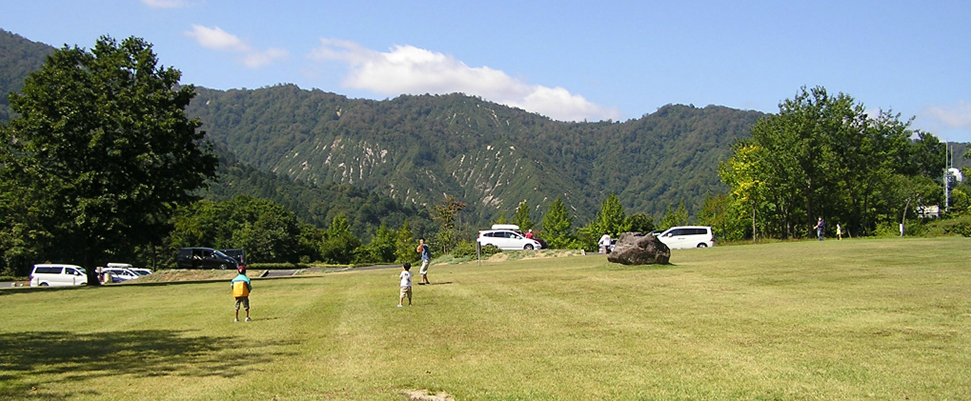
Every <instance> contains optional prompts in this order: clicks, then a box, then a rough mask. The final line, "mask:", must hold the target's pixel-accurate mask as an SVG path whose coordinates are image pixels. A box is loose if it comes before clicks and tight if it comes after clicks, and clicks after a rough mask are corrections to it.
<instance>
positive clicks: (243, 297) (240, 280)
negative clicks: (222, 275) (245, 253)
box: [230, 266, 253, 322]
mask: <svg viewBox="0 0 971 401" xmlns="http://www.w3.org/2000/svg"><path fill="white" fill-rule="evenodd" d="M237 271H238V272H239V274H237V275H236V277H234V278H233V281H232V282H230V286H231V287H232V289H233V298H235V299H236V318H235V319H233V321H234V322H238V321H239V307H240V306H242V307H243V309H245V310H246V321H247V322H248V321H250V320H251V319H250V318H249V293H250V291H253V284H252V283H250V280H249V277H246V267H245V266H240V267H239V269H238V270H237Z"/></svg>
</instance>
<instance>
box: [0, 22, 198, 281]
mask: <svg viewBox="0 0 971 401" xmlns="http://www.w3.org/2000/svg"><path fill="white" fill-rule="evenodd" d="M180 77H181V73H180V72H179V71H178V70H176V69H173V68H171V67H169V68H165V67H162V66H159V65H158V60H157V58H156V56H155V54H154V53H153V51H152V46H151V44H149V43H147V42H145V41H144V40H142V39H139V38H134V37H132V38H128V39H125V40H124V41H122V42H120V43H119V42H117V41H116V40H114V39H112V38H110V37H108V36H104V37H101V38H100V39H98V41H97V43H96V44H95V46H94V49H92V50H90V51H88V50H85V49H82V48H79V47H77V46H75V47H73V48H72V47H68V46H65V47H63V48H62V49H59V50H57V51H55V52H54V54H52V55H51V56H49V57H48V58H47V61H46V63H45V64H44V66H43V68H42V69H41V70H40V71H37V72H35V73H33V74H31V75H30V77H28V78H27V80H26V81H25V84H24V87H23V90H22V92H21V93H19V94H12V95H11V96H10V104H11V108H12V109H13V110H14V111H15V112H16V113H18V115H19V117H18V118H16V119H14V120H11V121H10V123H9V124H8V125H7V126H4V127H3V128H2V145H0V148H2V150H0V157H2V160H0V162H2V163H0V164H3V165H4V168H3V169H0V182H5V186H7V187H8V188H10V190H11V191H14V192H16V193H15V194H14V196H13V198H15V199H18V203H17V204H16V205H13V206H7V207H4V208H3V209H6V210H10V209H17V208H19V209H20V210H22V211H28V210H29V213H25V214H23V215H21V214H19V213H15V214H9V215H6V216H3V219H4V220H6V221H8V223H7V224H6V225H5V226H4V228H9V227H14V228H16V229H15V230H12V232H13V233H17V232H28V233H33V234H31V235H32V236H33V237H35V238H43V239H44V240H45V241H44V243H42V244H40V246H41V247H42V248H43V249H41V250H39V251H37V252H36V254H35V255H34V257H35V259H34V260H58V261H79V262H80V263H81V264H83V265H84V266H85V267H86V268H88V271H89V282H90V283H92V284H93V283H96V278H95V275H94V272H93V270H94V269H93V268H94V267H95V266H96V264H100V263H104V262H106V260H105V258H107V257H108V256H110V255H117V254H119V252H117V249H118V248H128V249H131V248H134V246H135V245H141V244H150V243H158V242H160V241H161V238H162V237H163V236H164V235H165V233H167V231H168V230H167V229H166V227H167V225H168V222H169V217H170V216H171V214H172V213H173V211H174V210H176V208H177V207H178V206H180V205H185V204H188V203H189V202H191V201H194V200H195V199H196V198H195V196H194V195H193V191H195V190H196V189H199V188H202V187H204V185H205V182H206V179H208V178H211V177H214V175H215V168H216V164H217V159H216V157H215V156H214V155H213V154H212V152H211V147H210V145H209V144H208V143H206V142H204V133H203V132H202V131H199V130H198V128H199V126H200V123H199V121H198V120H190V119H188V118H187V117H186V114H185V108H186V106H187V105H188V104H189V101H190V100H191V99H192V97H193V96H194V88H193V86H191V85H187V86H180V85H179V79H180ZM10 221H14V222H15V223H9V222H10ZM8 234H9V230H8Z"/></svg>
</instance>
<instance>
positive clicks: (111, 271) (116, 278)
mask: <svg viewBox="0 0 971 401" xmlns="http://www.w3.org/2000/svg"><path fill="white" fill-rule="evenodd" d="M110 265H111V264H110V263H109V266H110ZM101 274H102V275H103V277H104V279H103V280H102V281H103V282H105V283H107V282H108V280H111V282H112V283H121V282H125V281H128V280H134V279H136V278H138V277H139V275H138V274H137V273H135V272H134V271H132V270H131V269H125V268H122V267H105V268H103V269H101Z"/></svg>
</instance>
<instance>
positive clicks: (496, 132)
mask: <svg viewBox="0 0 971 401" xmlns="http://www.w3.org/2000/svg"><path fill="white" fill-rule="evenodd" d="M147 40H149V41H151V38H147ZM53 50H54V48H52V47H50V46H48V45H46V44H42V43H37V42H32V41H29V40H27V39H25V38H22V37H20V36H18V35H16V34H12V33H9V32H5V31H2V30H0V91H3V93H7V92H10V91H17V90H19V88H20V87H22V84H23V79H24V78H25V77H26V75H27V74H28V73H29V72H30V71H33V70H36V69H38V68H40V66H41V65H42V64H43V62H44V57H45V56H46V55H48V54H50V53H51V52H53ZM164 57H165V55H164V54H162V55H159V58H160V59H161V60H164ZM175 67H176V68H178V66H175ZM196 89H197V91H196V92H197V96H196V97H195V99H193V101H192V103H191V104H190V106H189V107H188V108H187V110H186V112H187V114H188V115H189V116H190V118H195V117H198V118H199V119H200V120H201V121H202V122H203V127H202V129H203V130H205V131H206V133H207V135H208V138H209V139H210V140H211V141H212V142H213V143H214V144H215V145H216V149H217V150H219V152H220V155H221V160H222V161H223V163H224V164H223V166H222V167H221V169H220V174H221V176H222V177H223V179H222V180H221V181H220V182H216V183H213V187H212V189H211V190H210V191H209V193H207V196H209V197H212V198H225V197H231V196H234V195H236V194H249V195H255V196H261V197H266V198H269V199H271V200H274V201H277V202H279V203H282V204H284V205H285V206H287V207H288V208H290V209H291V210H294V212H295V213H297V214H298V217H301V218H302V219H303V220H305V221H308V222H311V223H312V224H315V225H319V226H325V225H327V224H329V219H330V218H332V216H333V215H335V214H336V213H337V212H338V211H340V212H341V213H345V214H347V215H349V216H350V217H351V218H350V220H351V221H352V223H353V224H354V226H355V227H354V228H355V231H357V232H365V231H370V230H371V229H372V228H373V227H374V226H376V225H377V224H380V223H381V222H385V223H386V224H388V225H389V226H390V227H396V224H400V222H401V221H404V220H405V219H409V221H410V222H411V223H412V224H414V220H416V219H428V216H429V213H430V211H432V210H433V206H434V205H437V204H440V203H441V202H442V201H443V200H444V199H445V198H446V197H448V196H454V197H455V199H456V200H458V201H460V202H463V203H465V204H466V205H467V207H466V209H465V210H463V212H462V221H461V222H462V223H463V224H465V225H467V226H469V227H472V228H475V227H484V226H486V225H488V224H489V223H490V222H492V221H496V220H498V219H500V218H501V217H502V216H505V218H507V219H511V218H512V216H513V213H514V211H515V209H516V207H517V206H518V205H519V204H520V202H522V201H526V202H528V205H529V206H530V208H531V211H532V212H531V215H532V218H533V220H535V221H537V222H538V221H539V219H540V218H541V217H542V215H543V214H545V212H546V210H547V208H548V206H549V204H550V203H551V202H552V201H553V200H555V199H556V198H557V197H560V198H562V199H563V201H564V203H565V204H566V205H567V207H568V208H570V209H571V210H572V211H573V212H574V213H575V216H576V224H584V223H586V222H587V221H589V220H590V219H592V218H594V216H595V215H596V214H597V212H598V211H599V207H600V204H601V202H602V201H603V200H604V199H605V198H606V197H607V196H608V195H609V194H611V193H613V194H616V195H617V196H618V197H619V199H620V201H621V203H622V204H623V206H624V207H625V211H627V212H628V214H632V213H646V214H648V215H653V216H658V217H659V216H660V215H663V214H664V213H665V211H666V210H668V209H669V208H672V207H677V206H678V204H679V203H681V202H684V204H685V207H686V208H687V209H688V210H689V211H690V212H692V214H694V213H696V212H697V211H698V210H699V209H700V207H701V205H702V203H703V202H704V199H705V196H706V195H708V194H712V195H714V194H716V193H720V192H724V190H725V187H724V186H723V184H722V183H721V182H720V180H719V178H718V174H717V166H718V164H719V162H720V161H722V160H724V159H726V158H727V157H728V155H729V154H730V152H731V144H732V143H733V142H734V141H735V140H736V138H739V137H743V136H747V135H749V130H750V128H751V126H752V124H754V122H755V121H756V120H757V119H759V118H760V117H762V116H763V113H761V112H757V111H744V110H736V109H731V108H727V107H721V106H707V107H703V108H699V107H695V106H692V105H667V106H664V107H661V108H659V109H658V110H656V111H655V112H653V113H650V114H645V115H643V116H642V117H640V118H637V119H631V120H628V121H623V122H615V121H601V122H561V121H554V120H552V119H550V118H547V117H544V116H542V115H538V114H534V113H530V112H527V111H524V110H521V109H517V108H511V107H508V106H504V105H500V104H497V103H493V102H489V101H486V100H483V99H481V98H479V97H475V96H467V95H464V94H457V93H456V94H448V95H402V96H399V97H396V98H394V99H387V100H381V101H377V100H367V99H352V98H348V97H346V96H342V95H339V94H335V93H330V92H325V91H321V90H317V89H313V90H306V89H301V88H298V87H297V86H295V85H288V84H280V85H275V86H269V87H263V88H258V89H232V90H214V89H208V88H204V87H199V86H197V87H196ZM7 118H10V109H9V106H8V104H7V99H6V98H5V97H4V99H2V101H0V120H5V119H7ZM254 177H258V178H254ZM255 182H259V183H260V184H258V185H256V184H254V183H255ZM254 186H258V187H259V188H254ZM334 191H336V192H334ZM338 194H344V195H338ZM349 194H353V196H352V195H349ZM355 203H360V204H355ZM376 205H381V206H380V207H376ZM362 208H363V209H370V211H369V212H368V211H365V212H361V211H360V209H362ZM389 219H390V220H389ZM419 224H420V225H421V224H422V223H419ZM429 224H430V223H429Z"/></svg>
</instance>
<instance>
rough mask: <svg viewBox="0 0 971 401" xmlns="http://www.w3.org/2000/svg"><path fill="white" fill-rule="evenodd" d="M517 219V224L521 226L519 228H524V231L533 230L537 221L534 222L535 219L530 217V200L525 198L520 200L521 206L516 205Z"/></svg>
mask: <svg viewBox="0 0 971 401" xmlns="http://www.w3.org/2000/svg"><path fill="white" fill-rule="evenodd" d="M515 219H516V225H517V226H519V229H520V230H522V231H523V232H526V231H529V230H532V229H533V226H535V225H536V224H535V223H533V219H531V218H530V217H529V201H528V200H525V199H523V201H522V202H519V206H518V207H516V217H515Z"/></svg>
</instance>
